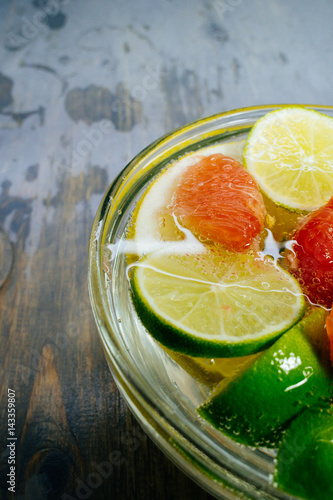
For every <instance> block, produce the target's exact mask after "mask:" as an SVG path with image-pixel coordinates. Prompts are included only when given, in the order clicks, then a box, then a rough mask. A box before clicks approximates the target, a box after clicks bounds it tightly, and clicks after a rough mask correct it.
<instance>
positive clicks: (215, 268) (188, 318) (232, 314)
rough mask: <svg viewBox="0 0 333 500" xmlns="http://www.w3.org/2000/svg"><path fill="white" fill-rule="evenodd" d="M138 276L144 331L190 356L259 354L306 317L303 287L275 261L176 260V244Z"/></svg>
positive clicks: (216, 255) (145, 263) (141, 265)
mask: <svg viewBox="0 0 333 500" xmlns="http://www.w3.org/2000/svg"><path fill="white" fill-rule="evenodd" d="M175 248H177V247H176V246H175ZM132 268H133V273H132V276H131V286H132V297H133V302H134V305H135V308H136V310H137V312H138V315H139V317H140V319H141V321H142V323H143V324H144V326H145V327H146V328H147V329H148V331H149V332H150V333H151V335H152V336H153V337H154V338H155V339H157V340H158V341H160V342H161V343H162V344H163V345H165V346H166V347H168V348H170V349H173V350H175V351H177V352H181V353H184V354H188V355H190V356H199V357H212V358H214V357H236V356H245V355H248V354H252V353H255V352H258V351H260V350H262V349H263V348H264V347H265V346H267V345H269V344H271V343H272V342H273V341H274V340H275V339H276V338H277V337H279V336H280V335H281V334H282V333H283V332H284V331H286V330H288V329H289V328H291V327H292V326H293V324H294V323H296V322H297V321H298V320H299V318H300V317H301V316H302V315H303V313H304V307H305V306H304V298H303V294H302V291H301V289H300V287H299V285H298V283H297V282H296V280H295V279H294V278H293V277H292V276H291V275H290V274H289V273H287V272H286V271H284V270H283V269H282V268H280V267H279V266H278V265H277V264H274V261H272V260H271V259H270V258H266V259H265V260H260V259H259V258H256V257H255V256H254V255H252V254H234V253H229V252H223V253H222V252H218V251H216V250H215V251H212V250H206V251H203V252H202V253H200V254H198V253H191V250H190V249H189V251H188V252H187V253H186V254H181V253H178V254H177V253H176V251H174V249H173V248H172V244H171V243H170V245H169V248H168V249H166V250H159V251H156V252H152V253H150V254H148V255H146V256H145V257H144V258H143V259H142V260H141V261H139V262H137V263H136V264H134V265H133V266H132Z"/></svg>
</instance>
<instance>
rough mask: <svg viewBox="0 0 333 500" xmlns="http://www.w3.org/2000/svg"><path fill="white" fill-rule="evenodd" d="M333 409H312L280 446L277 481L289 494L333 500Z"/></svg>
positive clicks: (291, 429) (291, 427) (289, 431)
mask: <svg viewBox="0 0 333 500" xmlns="http://www.w3.org/2000/svg"><path fill="white" fill-rule="evenodd" d="M332 464H333V412H332V408H330V409H323V408H318V407H317V408H310V409H307V410H305V411H304V412H303V413H301V415H300V416H299V417H297V418H296V419H295V420H294V421H293V422H292V423H291V425H290V427H289V429H287V431H286V433H285V435H284V437H283V441H282V443H281V446H280V449H279V452H278V456H277V465H276V470H275V480H276V482H277V483H278V485H279V486H280V487H281V488H282V489H283V490H285V491H287V492H288V493H291V494H293V495H296V496H297V497H301V498H304V499H307V500H313V499H318V500H332V498H333V481H332Z"/></svg>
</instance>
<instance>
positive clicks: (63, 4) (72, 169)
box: [0, 0, 333, 500]
mask: <svg viewBox="0 0 333 500" xmlns="http://www.w3.org/2000/svg"><path fill="white" fill-rule="evenodd" d="M332 17H333V4H332V2H331V1H330V0H319V1H317V2H312V1H310V0H307V1H305V0H293V1H292V2H290V1H288V0H271V1H269V2H267V1H265V0H246V1H245V0H215V1H214V0H195V1H191V2H190V1H186V0H181V1H179V2H177V1H175V0H173V1H172V0H170V1H168V0H158V1H155V2H154V1H152V0H141V1H140V2H138V1H135V0H112V1H111V0H94V1H93V2H92V1H89V0H62V1H60V0H31V1H29V0H12V1H9V0H0V155H1V156H0V158H1V159H0V230H1V231H2V234H3V233H4V232H5V233H6V234H7V237H8V238H9V240H10V242H11V244H10V245H8V240H7V239H6V242H7V243H6V245H4V244H3V245H2V247H1V251H0V257H1V259H2V265H1V266H0V269H1V270H2V269H5V271H6V273H7V272H8V266H7V267H6V265H5V263H4V261H3V259H5V257H6V255H7V258H11V256H10V255H9V254H10V253H11V249H13V255H14V260H13V262H10V265H11V270H10V273H9V276H8V277H7V279H6V281H5V283H4V284H3V286H2V288H1V290H0V315H1V342H0V353H1V363H0V376H1V379H0V381H1V399H0V418H1V431H0V446H1V451H3V450H5V447H6V445H5V443H6V437H7V436H6V418H7V414H6V397H7V389H8V387H10V388H13V389H15V390H16V391H17V425H16V428H17V437H18V441H17V458H18V463H17V491H16V496H15V498H18V499H23V498H24V499H26V500H30V499H31V500H36V499H37V498H38V499H40V498H43V499H44V498H45V499H46V498H50V499H53V498H56V499H59V498H61V495H62V494H63V493H64V492H65V493H68V494H71V495H72V496H73V497H74V498H83V497H84V495H85V494H86V495H90V496H91V495H93V496H92V498H98V499H99V498H100V499H102V498H119V499H138V500H146V499H148V498H149V499H150V498H159V499H169V498H182V499H184V500H186V499H191V498H193V496H196V498H198V499H208V498H209V495H207V494H206V493H204V492H202V491H201V490H200V489H199V488H198V487H196V486H195V485H194V484H193V483H192V482H190V481H189V480H188V479H187V478H185V476H183V474H182V473H181V472H179V471H178V470H177V469H176V468H175V467H173V466H172V465H171V464H170V463H169V461H168V460H167V459H166V458H164V457H163V456H162V455H161V453H160V452H159V451H158V450H157V449H156V448H155V446H154V445H153V444H152V443H151V442H150V441H148V440H146V438H145V436H144V434H143V433H142V431H140V430H139V428H138V425H137V424H136V423H135V422H134V421H133V419H132V417H131V416H130V415H129V413H128V411H127V410H126V407H125V405H124V403H123V401H122V399H121V398H120V396H119V394H118V392H117V390H116V388H115V385H114V383H113V381H112V378H111V375H110V374H109V372H108V370H107V368H106V364H105V362H104V358H103V353H102V350H101V346H100V343H99V340H98V337H97V333H96V328H95V325H94V322H93V319H92V315H91V312H90V305H89V300H88V295H87V283H86V259H87V243H88V237H89V232H90V227H91V224H92V220H93V216H94V213H95V211H96V209H97V206H98V204H99V201H100V199H101V197H102V195H103V192H104V191H105V190H106V188H107V186H108V184H109V183H110V182H111V181H112V179H113V178H114V177H115V176H116V175H117V174H118V173H119V171H120V170H121V169H122V168H123V167H124V166H125V164H126V163H127V162H128V161H129V160H130V159H131V158H132V157H133V156H134V155H135V154H136V153H138V152H139V151H140V150H141V149H143V148H144V147H145V146H147V145H148V144H149V143H150V142H151V141H153V140H154V139H156V138H157V137H158V136H160V135H162V134H164V133H165V132H167V131H169V130H171V129H173V128H175V127H179V126H181V125H183V124H185V123H186V122H189V121H192V120H195V119H197V118H200V117H203V116H206V115H210V114H213V113H217V112H220V111H223V110H227V109H232V108H239V107H245V106H252V105H256V104H267V103H284V102H290V103H315V104H327V105H332V104H333V97H332V89H331V87H332V64H331V63H332V60H333V45H332V28H331V25H332ZM2 241H4V238H2ZM5 247H6V251H5V250H4V249H5ZM3 276H4V274H3ZM112 451H114V452H115V454H114V455H113V458H112V460H113V462H114V463H113V470H112V473H111V472H110V473H109V474H108V473H107V472H106V473H105V474H106V476H107V477H105V478H104V479H103V481H102V483H101V484H98V483H96V484H98V485H97V486H96V484H95V486H92V485H90V486H89V484H88V482H89V481H90V479H91V477H93V476H89V474H91V473H92V472H94V471H95V470H96V466H95V465H93V463H95V464H100V462H102V461H109V462H110V458H109V455H110V452H112ZM6 457H7V455H6V453H4V454H3V455H2V458H1V462H0V476H1V478H2V479H5V478H6V474H7V472H8V470H7V469H8V464H7V458H6ZM89 477H90V479H89ZM93 481H94V479H91V484H92V483H93ZM3 484H4V486H2V490H1V498H4V499H6V498H7V493H6V492H7V488H6V485H5V482H4V483H3ZM80 488H81V489H80ZM89 491H90V493H88V492H89ZM84 492H85V493H84ZM80 495H81V497H80ZM82 495H83V496H82ZM8 498H9V497H8ZM87 498H88V497H87Z"/></svg>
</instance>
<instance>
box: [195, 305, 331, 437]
mask: <svg viewBox="0 0 333 500" xmlns="http://www.w3.org/2000/svg"><path fill="white" fill-rule="evenodd" d="M325 318H326V312H325V311H324V310H323V309H320V308H318V309H314V310H313V311H312V312H311V313H310V314H309V315H307V316H306V317H304V318H303V319H302V320H301V321H300V322H299V323H298V324H297V325H295V326H294V327H293V328H291V329H290V330H289V331H288V332H286V333H285V334H284V335H283V336H282V337H281V338H280V339H279V340H277V341H276V342H275V343H274V344H273V345H272V346H271V347H270V348H269V349H268V350H267V351H266V352H264V353H263V354H262V355H261V356H260V357H259V359H257V360H256V361H255V362H254V363H253V364H252V365H251V366H250V367H249V368H248V369H247V370H246V371H245V372H243V373H242V374H241V375H240V376H239V377H236V378H234V379H232V380H231V381H230V382H229V383H228V381H222V383H221V387H219V388H217V390H216V391H215V392H214V394H213V395H212V396H211V397H210V399H209V400H208V401H207V402H205V403H204V404H203V405H202V406H201V407H200V408H199V409H198V412H199V414H200V415H201V416H202V417H203V418H204V419H206V420H208V421H209V422H210V423H211V424H212V425H213V426H214V427H216V428H217V429H218V430H221V431H222V432H223V433H224V434H227V435H229V436H230V437H231V438H232V439H234V440H235V441H238V442H240V443H243V444H247V445H249V446H266V447H274V446H276V445H277V443H278V442H279V440H280V438H281V433H282V431H283V430H284V429H285V428H286V426H287V425H288V424H289V423H290V421H291V420H292V419H293V418H294V417H295V416H296V415H297V414H298V413H300V412H301V411H302V410H303V409H304V408H306V407H307V406H309V405H315V404H318V403H323V401H325V400H329V398H330V396H331V395H332V389H333V387H332V381H333V377H332V371H331V369H330V366H329V353H328V351H327V350H325V351H324V352H321V351H320V349H319V348H318V346H319V345H320V344H322V345H326V332H325V329H324V324H325ZM318 339H319V341H318ZM320 339H321V340H322V342H320Z"/></svg>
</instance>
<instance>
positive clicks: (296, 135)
mask: <svg viewBox="0 0 333 500" xmlns="http://www.w3.org/2000/svg"><path fill="white" fill-rule="evenodd" d="M243 160H244V165H245V167H246V168H247V170H248V171H249V172H250V174H252V176H253V177H254V178H255V180H256V181H257V182H258V184H259V186H260V188H261V189H262V191H263V192H264V193H265V194H266V195H267V196H268V197H269V198H270V199H272V200H273V201H274V202H275V203H277V204H279V205H283V206H285V207H286V208H289V209H291V210H296V211H297V210H299V211H310V210H314V209H315V208H318V207H320V206H321V205H323V204H324V203H326V202H327V201H328V200H329V198H330V197H331V195H332V192H333V119H332V118H330V117H328V116H326V115H323V114H321V113H318V112H316V111H312V110H309V109H305V108H302V107H300V106H292V107H285V108H282V109H279V110H277V111H272V112H271V113H268V114H267V115H265V116H263V117H262V118H261V119H259V120H258V121H257V122H256V123H255V125H254V126H253V128H252V130H251V132H250V134H249V137H248V139H247V141H246V145H245V148H244V155H243Z"/></svg>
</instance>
